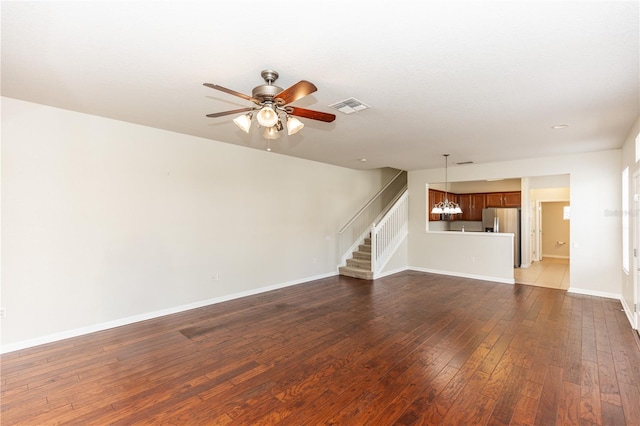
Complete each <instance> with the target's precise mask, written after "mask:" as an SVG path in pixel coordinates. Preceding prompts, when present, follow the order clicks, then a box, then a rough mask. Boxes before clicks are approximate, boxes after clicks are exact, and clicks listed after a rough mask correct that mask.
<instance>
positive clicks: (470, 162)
mask: <svg viewBox="0 0 640 426" xmlns="http://www.w3.org/2000/svg"><path fill="white" fill-rule="evenodd" d="M456 164H457V165H458V166H462V165H463V164H473V161H461V162H459V163H456Z"/></svg>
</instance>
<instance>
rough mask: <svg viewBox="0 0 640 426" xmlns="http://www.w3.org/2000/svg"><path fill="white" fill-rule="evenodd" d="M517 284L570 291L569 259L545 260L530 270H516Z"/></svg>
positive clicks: (532, 265)
mask: <svg viewBox="0 0 640 426" xmlns="http://www.w3.org/2000/svg"><path fill="white" fill-rule="evenodd" d="M514 278H515V280H516V283H519V284H528V285H535V286H538V287H549V288H559V289H561V290H567V289H569V259H555V258H551V257H547V258H543V259H542V260H541V261H540V262H533V263H532V264H531V266H529V267H528V268H516V269H515V270H514Z"/></svg>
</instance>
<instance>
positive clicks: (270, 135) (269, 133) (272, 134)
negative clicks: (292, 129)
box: [263, 126, 280, 140]
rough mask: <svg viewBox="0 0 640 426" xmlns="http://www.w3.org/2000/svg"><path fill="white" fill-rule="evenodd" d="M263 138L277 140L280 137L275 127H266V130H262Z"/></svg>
mask: <svg viewBox="0 0 640 426" xmlns="http://www.w3.org/2000/svg"><path fill="white" fill-rule="evenodd" d="M263 136H264V137H265V139H269V140H272V139H278V138H279V137H280V133H279V132H278V129H277V128H276V127H275V126H273V127H267V128H266V129H264V133H263Z"/></svg>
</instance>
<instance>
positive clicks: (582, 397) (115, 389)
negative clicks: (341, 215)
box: [0, 271, 640, 425]
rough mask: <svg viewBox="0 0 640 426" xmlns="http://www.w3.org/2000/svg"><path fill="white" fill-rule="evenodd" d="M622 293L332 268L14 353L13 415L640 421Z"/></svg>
mask: <svg viewBox="0 0 640 426" xmlns="http://www.w3.org/2000/svg"><path fill="white" fill-rule="evenodd" d="M633 333H635V332H634V331H633V330H631V328H630V326H629V323H628V321H627V319H626V317H625V315H624V313H623V312H622V311H621V305H620V302H619V301H616V300H613V299H604V298H598V297H592V296H584V295H576V294H568V293H567V292H565V291H562V290H558V289H550V288H542V287H534V286H527V285H521V284H516V285H513V286H512V285H507V284H499V283H491V282H486V281H476V280H471V279H464V278H455V277H446V276H439V275H433V274H427V273H421V272H411V271H407V272H402V273H399V274H395V275H392V276H389V277H386V278H383V279H379V280H375V281H363V280H357V279H353V278H348V277H340V276H336V277H331V278H327V279H322V280H317V281H313V282H309V283H305V284H300V285H297V286H293V287H289V288H285V289H281V290H276V291H272V292H268V293H263V294H260V295H256V296H251V297H246V298H242V299H237V300H233V301H229V302H225V303H220V304H216V305H212V306H209V307H204V308H200V309H195V310H192V311H188V312H183V313H180V314H175V315H170V316H166V317H163V318H158V319H154V320H149V321H145V322H140V323H137V324H132V325H129V326H125V327H119V328H115V329H111V330H106V331H103V332H99V333H94V334H91V335H86V336H81V337H77V338H73V339H68V340H65V341H60V342H56V343H52V344H47V345H42V346H39V347H35V348H30V349H26V350H22V351H16V352H11V353H8V354H5V355H3V356H2V358H1V370H0V372H1V382H0V383H1V386H2V391H1V398H2V400H1V407H2V411H1V419H0V421H1V424H2V425H46V424H78V425H107V424H115V425H133V424H140V425H156V424H179V425H205V424H206V425H218V424H234V425H261V424H263V425H271V424H282V425H321V424H328V425H392V424H397V425H413V424H444V425H640V349H639V347H638V345H637V343H636V341H635V337H634V334H633Z"/></svg>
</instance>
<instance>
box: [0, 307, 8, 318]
mask: <svg viewBox="0 0 640 426" xmlns="http://www.w3.org/2000/svg"><path fill="white" fill-rule="evenodd" d="M6 316H7V310H6V309H5V308H0V318H4V317H6Z"/></svg>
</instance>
